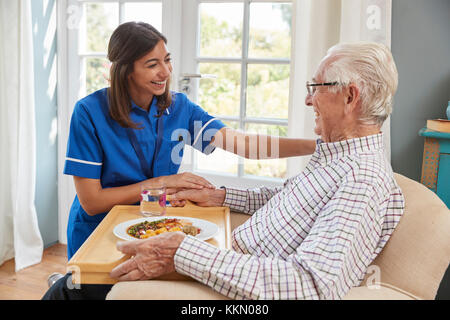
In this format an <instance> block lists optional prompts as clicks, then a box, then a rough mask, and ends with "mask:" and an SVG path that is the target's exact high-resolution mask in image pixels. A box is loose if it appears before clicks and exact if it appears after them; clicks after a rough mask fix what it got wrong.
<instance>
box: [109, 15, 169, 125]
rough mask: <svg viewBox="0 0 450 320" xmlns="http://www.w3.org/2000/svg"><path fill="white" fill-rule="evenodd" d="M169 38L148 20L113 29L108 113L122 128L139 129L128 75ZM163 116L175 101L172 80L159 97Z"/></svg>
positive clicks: (110, 47)
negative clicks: (171, 91)
mask: <svg viewBox="0 0 450 320" xmlns="http://www.w3.org/2000/svg"><path fill="white" fill-rule="evenodd" d="M161 40H163V41H164V43H167V39H166V37H165V36H164V35H163V34H162V33H161V32H159V31H158V30H156V29H155V28H154V27H153V26H151V25H150V24H148V23H145V22H126V23H123V24H121V25H119V26H118V27H117V28H116V30H114V32H113V34H112V35H111V39H110V40H109V45H108V59H109V61H111V63H112V64H111V69H110V81H111V85H110V88H109V90H108V100H109V113H110V115H111V117H112V118H113V119H114V120H116V121H117V122H118V123H119V124H120V125H121V126H122V127H125V128H137V127H138V125H137V124H136V123H134V122H133V121H132V120H131V119H130V111H131V97H130V94H129V91H128V76H129V75H130V73H131V72H133V66H134V62H135V61H136V60H138V59H140V58H142V57H143V56H144V55H146V54H147V53H148V52H150V51H151V50H153V48H155V46H156V44H157V43H158V42H159V41H161ZM156 99H157V106H158V108H159V112H158V116H161V115H162V113H163V112H164V110H166V109H167V108H168V107H169V106H170V104H171V103H172V97H171V93H170V79H169V80H168V81H167V84H166V90H165V92H164V93H163V94H162V95H160V96H156Z"/></svg>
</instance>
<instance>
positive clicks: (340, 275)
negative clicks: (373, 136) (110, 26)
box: [174, 184, 383, 299]
mask: <svg viewBox="0 0 450 320" xmlns="http://www.w3.org/2000/svg"><path fill="white" fill-rule="evenodd" d="M380 203H381V202H380V200H379V198H378V197H377V195H376V194H375V192H374V190H373V189H371V188H370V187H369V188H368V186H367V185H364V184H359V185H353V186H344V187H342V188H340V189H339V190H338V192H336V194H335V195H334V197H333V198H332V199H331V200H330V201H329V202H328V204H327V205H326V207H325V208H324V210H323V211H322V212H321V213H320V214H319V215H318V218H317V220H316V222H315V223H314V225H313V227H312V228H311V230H310V232H309V233H308V236H306V238H305V239H303V241H302V242H301V244H300V245H299V246H298V247H297V248H296V249H295V250H294V252H292V253H291V254H290V255H289V256H287V257H286V258H285V259H282V258H281V256H275V257H273V256H271V255H269V256H267V255H264V254H260V255H259V256H256V255H251V254H242V253H238V252H235V251H232V250H221V249H218V248H216V247H214V246H212V245H210V244H208V243H205V242H202V241H199V240H198V239H195V238H192V237H186V238H185V239H184V240H183V242H182V243H181V245H180V247H179V249H178V250H177V252H176V254H175V257H174V260H175V264H174V266H175V269H176V270H177V272H179V273H182V274H186V275H188V276H191V277H192V278H194V279H196V280H197V281H200V282H202V283H204V284H206V285H208V286H210V287H212V288H213V289H214V290H216V291H218V292H219V293H221V294H223V295H226V296H228V297H230V298H233V299H338V298H342V297H343V296H344V295H345V294H346V293H347V292H348V290H349V289H350V288H351V287H353V286H357V285H359V284H360V282H361V280H362V279H363V278H364V276H365V273H366V270H367V267H368V266H369V265H370V263H371V262H372V261H373V259H374V258H375V256H376V254H377V253H378V250H379V248H378V247H377V246H378V244H379V241H380V235H381V229H382V223H383V218H382V215H381V217H380V214H379V212H380ZM247 227H248V228H247V229H251V224H249V226H247ZM286 229H288V227H287V228H286ZM271 232H277V230H272V231H271ZM248 233H249V236H251V230H249V231H248ZM278 233H279V234H280V242H281V243H283V242H282V237H281V235H282V233H281V232H278ZM291 236H292V234H291ZM261 250H262V251H263V250H264V248H261ZM281 250H283V249H282V248H280V251H281ZM193 256H195V257H196V259H192V257H193Z"/></svg>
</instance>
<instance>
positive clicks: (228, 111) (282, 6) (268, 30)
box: [183, 0, 292, 180]
mask: <svg viewBox="0 0 450 320" xmlns="http://www.w3.org/2000/svg"><path fill="white" fill-rule="evenodd" d="M189 3H190V5H191V6H196V10H197V12H196V13H195V14H191V17H192V18H191V19H190V20H188V21H189V24H190V25H194V26H198V29H197V30H198V31H197V32H193V31H192V30H189V28H187V29H186V31H185V32H186V33H189V34H187V35H186V36H184V38H185V39H189V40H188V41H189V42H191V41H192V42H195V43H196V45H195V46H193V49H194V52H193V53H192V54H191V56H192V58H191V59H190V60H189V59H185V60H184V65H183V70H185V71H186V73H192V71H194V70H195V72H196V73H198V74H201V75H214V77H205V78H201V79H200V80H195V82H193V83H195V84H196V86H193V87H190V88H189V92H187V93H189V94H190V98H191V99H193V100H194V101H196V102H197V103H198V104H199V105H200V106H201V107H202V108H204V109H205V110H207V111H208V112H209V113H210V114H212V115H215V116H217V117H218V118H220V119H221V120H222V121H224V122H225V123H226V124H227V125H228V126H230V127H233V128H236V129H240V130H243V131H244V130H245V131H247V132H252V133H260V134H268V135H277V136H283V137H286V136H287V125H288V120H287V118H288V106H289V82H290V53H291V16H292V3H291V2H290V1H284V2H279V1H271V2H270V1H248V0H242V1H233V2H231V1H193V0H192V1H190V2H189ZM196 19H197V20H196ZM194 33H195V34H196V37H195V38H190V35H192V34H194ZM186 50H188V49H186ZM183 54H186V52H183ZM187 55H188V56H189V53H188V54H187ZM191 157H192V158H191V159H190V161H191V162H192V163H191V166H190V167H188V168H189V169H190V170H193V171H195V172H199V173H209V174H213V175H217V174H219V175H226V176H229V177H238V178H243V177H251V176H253V177H267V178H275V179H274V180H279V179H282V178H286V171H287V161H286V159H279V160H247V159H243V158H240V157H237V156H235V155H233V154H230V153H228V152H225V151H223V150H221V149H216V150H215V151H214V153H212V154H211V155H209V156H205V155H203V154H202V153H200V152H198V151H195V150H193V151H192V155H191ZM277 178H279V179H277Z"/></svg>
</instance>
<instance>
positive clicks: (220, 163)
mask: <svg viewBox="0 0 450 320" xmlns="http://www.w3.org/2000/svg"><path fill="white" fill-rule="evenodd" d="M223 122H224V123H225V124H226V125H227V126H228V127H230V128H234V129H237V128H238V126H239V123H237V122H234V121H223ZM195 154H196V161H195V162H196V164H197V169H199V170H204V171H212V172H219V173H228V174H231V175H235V176H237V172H238V161H239V160H238V159H239V157H238V156H236V155H235V154H234V153H231V152H227V151H225V150H223V149H221V148H216V149H215V150H214V152H213V153H211V154H210V155H205V154H203V153H201V152H199V151H195Z"/></svg>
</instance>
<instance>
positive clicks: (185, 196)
mask: <svg viewBox="0 0 450 320" xmlns="http://www.w3.org/2000/svg"><path fill="white" fill-rule="evenodd" d="M170 199H171V200H170V203H171V204H172V206H174V207H182V206H184V205H185V200H189V201H192V202H194V203H195V204H196V205H198V206H201V207H221V206H222V205H223V202H224V200H225V190H224V189H202V190H192V189H190V190H181V191H178V192H177V193H174V194H172V195H171V198H170Z"/></svg>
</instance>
